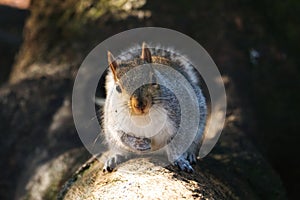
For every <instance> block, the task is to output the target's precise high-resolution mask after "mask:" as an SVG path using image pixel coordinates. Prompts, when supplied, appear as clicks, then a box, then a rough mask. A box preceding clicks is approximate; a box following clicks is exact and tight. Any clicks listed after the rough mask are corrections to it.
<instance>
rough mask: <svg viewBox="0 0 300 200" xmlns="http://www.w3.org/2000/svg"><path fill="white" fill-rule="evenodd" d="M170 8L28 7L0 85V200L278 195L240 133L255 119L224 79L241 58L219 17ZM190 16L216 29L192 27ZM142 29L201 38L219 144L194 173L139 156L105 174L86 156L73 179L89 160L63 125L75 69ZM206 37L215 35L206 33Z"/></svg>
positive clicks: (113, 4)
mask: <svg viewBox="0 0 300 200" xmlns="http://www.w3.org/2000/svg"><path fill="white" fill-rule="evenodd" d="M174 2H175V3H174V4H173V1H172V2H171V1H170V2H169V4H168V5H167V4H161V2H160V1H153V2H152V3H147V4H146V5H145V6H144V7H141V6H143V5H144V3H145V1H131V0H120V1H109V0H103V1H98V0H97V1H96V0H84V1H83V0H82V1H75V0H68V1H64V2H62V1H53V0H52V1H48V0H45V1H39V0H35V1H32V6H31V8H30V9H31V16H30V17H29V18H28V20H27V23H26V27H25V30H24V44H23V45H22V48H21V51H20V53H19V55H18V58H17V62H16V64H15V65H14V69H13V73H12V75H11V79H10V84H9V85H6V86H3V87H2V88H1V89H0V110H1V112H0V121H1V123H0V130H1V135H0V138H1V140H0V145H1V150H0V154H1V158H2V160H1V164H0V169H1V172H2V173H1V177H0V178H1V187H0V190H1V191H0V199H11V198H13V197H16V198H17V199H37V200H38V199H55V198H56V197H57V195H59V198H65V199H76V198H80V199H84V198H87V199H97V198H100V197H101V198H103V199H106V197H112V195H113V196H114V197H116V198H123V197H127V198H129V199H131V198H139V199H140V198H144V199H147V198H148V197H150V196H149V195H158V196H151V197H152V198H156V197H160V198H161V199H169V198H171V199H173V198H188V199H192V198H195V199H202V198H207V199H285V198H286V197H285V191H284V189H283V187H282V183H281V181H280V178H279V176H278V175H277V174H276V173H275V172H274V171H273V169H272V168H271V166H270V165H269V164H268V163H267V162H266V161H265V159H264V158H263V157H262V156H261V154H260V153H259V152H258V151H257V150H256V148H254V146H253V145H252V143H251V142H250V140H249V136H247V133H248V134H249V133H250V134H251V133H252V132H254V131H255V126H254V124H255V121H254V120H253V118H252V117H251V116H252V114H251V112H250V111H249V110H251V109H250V108H249V107H247V105H248V104H247V102H243V101H241V100H240V97H239V95H237V94H236V93H237V91H236V88H235V85H234V83H233V81H232V79H233V78H235V77H238V76H239V73H240V74H242V75H245V74H244V73H245V72H244V69H243V68H238V73H237V72H235V73H232V72H233V71H235V70H236V68H233V66H235V65H240V64H241V63H243V62H245V60H247V58H246V55H245V54H243V53H241V52H240V51H239V50H238V49H237V47H236V46H235V45H234V42H232V41H231V42H232V43H231V42H229V41H230V40H229V41H228V40H227V39H228V38H227V36H226V34H225V33H224V30H223V28H224V27H223V26H224V25H222V22H223V21H222V19H223V18H222V17H220V18H210V16H209V14H208V13H206V12H205V10H206V9H209V8H205V7H203V8H201V9H202V12H201V13H202V14H201V13H200V14H199V13H198V12H197V10H195V9H192V10H191V12H186V10H187V9H190V7H189V6H188V5H186V4H184V3H182V2H181V1H174ZM220 5H222V3H220ZM199 6H200V7H201V5H199ZM200 7H199V8H200ZM160 13H164V15H161V14H160ZM183 13H185V14H186V15H184V14H183ZM199 15H201V16H199ZM174 16H176V17H174ZM186 17H188V19H189V20H187V18H186ZM199 17H204V18H207V21H210V22H209V23H215V24H218V25H219V26H212V27H211V26H209V23H208V22H207V24H202V25H201V24H198V23H197V22H198V19H199ZM208 19H210V20H208ZM223 20H226V19H223ZM175 21H176V23H174V22H175ZM151 25H152V26H167V27H169V28H173V29H176V30H179V31H182V32H184V33H186V34H188V35H191V36H192V37H194V38H196V39H198V40H201V41H206V43H205V44H203V45H204V47H206V49H207V50H208V51H209V52H210V53H211V54H213V58H214V59H215V61H216V62H217V63H218V64H219V66H220V67H221V68H220V69H221V72H222V73H223V78H224V81H225V84H226V89H227V96H228V103H229V105H228V111H229V112H228V115H227V122H226V127H225V130H224V132H223V135H222V136H221V138H220V141H219V142H218V144H217V146H216V147H215V149H214V150H213V152H212V153H211V154H210V155H209V156H208V157H206V158H204V159H203V160H201V161H199V162H198V163H197V165H196V166H195V169H196V170H195V173H194V174H187V173H184V172H179V171H178V170H177V169H176V168H174V167H167V168H164V167H160V166H159V164H157V163H156V164H155V163H154V164H153V163H152V162H150V161H147V160H144V159H138V160H131V161H128V162H126V163H124V164H123V165H121V166H120V167H119V168H118V170H117V171H116V172H113V173H106V174H103V173H102V170H101V168H102V163H100V162H98V161H97V160H93V162H88V163H87V164H86V165H84V166H83V167H81V168H80V170H79V171H77V172H76V173H75V171H76V170H77V169H78V168H79V167H80V166H81V165H82V164H83V163H84V162H85V161H86V160H88V157H89V154H88V153H87V151H86V150H85V149H84V148H83V147H82V144H81V142H80V140H79V138H78V136H77V133H76V130H75V127H74V124H73V120H72V113H71V105H70V104H71V97H70V96H71V92H72V84H73V81H74V77H75V75H76V70H77V69H78V67H79V65H80V63H81V61H82V60H83V58H84V56H85V55H86V54H87V53H88V50H90V49H92V48H93V47H94V46H95V45H96V44H97V43H98V42H100V41H101V40H103V39H105V38H106V37H108V36H110V35H112V34H114V33H118V32H119V31H122V30H126V29H128V28H133V27H138V26H151ZM215 27H220V28H219V29H217V30H214V29H215ZM204 29H207V30H205V31H203V30H204ZM204 32H206V33H204ZM215 32H217V33H218V34H217V36H216V35H214V34H207V33H215ZM244 77H247V76H244ZM247 122H251V123H247ZM252 124H253V125H252ZM73 173H75V174H73ZM72 174H73V176H72ZM68 179H69V180H68ZM154 191H157V193H156V192H154ZM126 195H127V196H126Z"/></svg>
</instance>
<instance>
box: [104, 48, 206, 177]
mask: <svg viewBox="0 0 300 200" xmlns="http://www.w3.org/2000/svg"><path fill="white" fill-rule="evenodd" d="M155 64H158V65H164V66H168V67H171V68H172V69H175V70H176V71H178V72H179V73H180V74H182V75H183V76H184V78H185V79H186V80H188V82H189V83H190V85H191V86H192V88H193V90H194V92H195V94H196V98H197V101H198V102H197V103H198V104H197V105H198V108H199V113H200V116H199V125H198V131H197V133H196V136H195V138H193V142H192V143H191V145H190V146H189V147H188V148H187V150H186V152H184V153H182V155H180V156H179V157H178V158H177V159H176V160H175V161H174V162H172V164H173V165H175V166H177V167H178V168H179V170H182V171H186V172H193V171H194V170H193V167H192V164H195V163H196V160H197V155H198V152H199V149H200V145H201V141H202V138H203V132H204V128H205V124H206V113H207V107H206V100H205V97H204V95H203V93H202V90H201V88H200V75H199V74H198V72H197V71H196V70H195V68H194V66H193V65H192V64H191V63H190V62H189V61H188V60H187V59H183V56H182V55H181V54H180V53H179V52H177V51H175V50H173V49H165V48H161V47H160V46H151V47H148V45H147V44H146V43H145V42H144V43H143V44H142V46H139V45H136V46H134V47H132V48H130V49H128V50H126V51H124V52H123V53H121V54H120V56H118V57H117V59H115V58H114V56H113V55H112V53H111V52H109V51H108V65H109V69H108V74H107V75H106V77H105V78H106V80H105V81H106V82H105V89H106V94H107V96H106V100H105V103H104V109H103V116H102V127H103V131H104V137H105V142H106V143H107V144H108V148H109V153H108V156H107V157H106V158H105V159H106V160H105V163H104V167H103V171H106V170H107V171H109V172H111V171H113V169H114V168H115V167H116V166H117V165H118V164H120V163H122V162H124V161H125V160H127V159H128V158H130V157H131V155H141V154H147V153H148V154H149V153H151V152H156V151H158V152H159V150H160V149H162V148H163V147H164V146H166V145H167V144H168V143H169V142H170V141H171V140H172V139H173V138H174V136H175V135H176V131H177V130H178V128H179V124H180V119H181V112H180V105H179V101H178V99H177V97H176V96H175V95H174V94H173V92H172V91H171V90H170V89H168V87H166V85H164V84H159V81H160V83H161V82H162V81H165V82H166V81H167V80H166V79H165V78H164V77H163V76H162V75H161V74H160V73H159V72H157V70H156V69H155V68H154V67H151V66H152V65H155ZM141 65H150V67H148V68H142V69H140V70H138V66H141ZM135 69H136V70H135ZM131 70H134V72H133V73H134V76H129V72H130V71H131ZM124 77H125V78H124ZM126 77H129V78H126ZM146 79H148V80H146ZM136 81H141V82H142V83H144V82H145V83H146V84H142V85H141V86H140V87H137V88H134V87H133V85H134V82H136ZM147 81H148V82H147ZM179 90H180V88H179ZM187 117H192V116H187ZM150 121H151V122H150ZM149 123H151V125H150V126H148V125H149ZM155 132H159V134H155ZM153 134H154V135H153ZM184 134H189V133H184ZM163 151H167V152H166V153H167V155H169V154H172V151H171V150H170V149H169V148H168V147H167V148H166V150H163ZM169 156H172V155H169Z"/></svg>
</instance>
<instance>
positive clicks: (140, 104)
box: [133, 100, 147, 111]
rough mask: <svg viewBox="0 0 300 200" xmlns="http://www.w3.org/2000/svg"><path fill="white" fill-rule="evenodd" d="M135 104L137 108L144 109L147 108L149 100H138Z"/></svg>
mask: <svg viewBox="0 0 300 200" xmlns="http://www.w3.org/2000/svg"><path fill="white" fill-rule="evenodd" d="M133 106H134V107H135V108H137V109H140V110H142V111H143V110H144V109H145V107H146V106H147V101H146V100H138V101H136V102H135V103H134V104H133Z"/></svg>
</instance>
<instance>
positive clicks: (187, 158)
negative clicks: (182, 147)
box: [174, 153, 197, 173]
mask: <svg viewBox="0 0 300 200" xmlns="http://www.w3.org/2000/svg"><path fill="white" fill-rule="evenodd" d="M196 161H197V160H196V156H195V154H194V153H184V154H183V155H182V156H180V157H179V158H178V159H177V160H176V161H175V162H174V165H176V166H177V167H178V168H179V169H180V170H182V171H186V172H189V173H192V172H194V169H193V167H192V166H191V164H195V163H196Z"/></svg>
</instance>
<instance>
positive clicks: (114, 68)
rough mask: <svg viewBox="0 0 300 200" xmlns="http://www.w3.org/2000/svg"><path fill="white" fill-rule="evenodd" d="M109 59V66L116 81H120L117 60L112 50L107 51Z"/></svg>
mask: <svg viewBox="0 0 300 200" xmlns="http://www.w3.org/2000/svg"><path fill="white" fill-rule="evenodd" d="M107 60H108V64H109V68H110V69H111V71H112V73H113V75H114V79H115V81H118V77H117V68H118V64H117V62H116V61H115V58H114V56H113V55H112V54H111V53H110V51H107Z"/></svg>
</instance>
